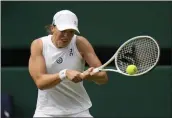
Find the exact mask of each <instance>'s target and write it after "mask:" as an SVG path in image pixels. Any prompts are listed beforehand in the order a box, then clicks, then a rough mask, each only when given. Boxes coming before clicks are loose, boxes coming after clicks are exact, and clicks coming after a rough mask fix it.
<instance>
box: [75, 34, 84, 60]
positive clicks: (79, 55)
mask: <svg viewBox="0 0 172 118" xmlns="http://www.w3.org/2000/svg"><path fill="white" fill-rule="evenodd" d="M76 40H77V35H75V36H74V47H75V49H76V54H77V55H78V57H79V58H81V59H83V57H82V56H81V54H80V52H79V50H78V47H77V45H76Z"/></svg>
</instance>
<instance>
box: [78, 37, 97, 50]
mask: <svg viewBox="0 0 172 118" xmlns="http://www.w3.org/2000/svg"><path fill="white" fill-rule="evenodd" d="M76 46H77V48H78V50H79V51H80V52H85V53H87V52H94V49H93V47H92V45H91V43H90V42H89V41H88V40H87V39H86V38H85V37H83V36H77V37H76Z"/></svg>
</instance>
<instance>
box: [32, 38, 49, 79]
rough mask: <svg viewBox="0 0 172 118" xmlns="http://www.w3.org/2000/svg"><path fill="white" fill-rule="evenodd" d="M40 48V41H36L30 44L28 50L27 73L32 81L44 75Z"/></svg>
mask: <svg viewBox="0 0 172 118" xmlns="http://www.w3.org/2000/svg"><path fill="white" fill-rule="evenodd" d="M42 47H43V46H42V41H41V40H40V39H36V40H34V41H33V42H32V44H31V48H30V52H31V54H30V58H29V73H30V75H31V76H32V78H33V79H34V81H36V80H37V79H38V78H39V77H40V76H41V75H42V74H44V73H46V66H45V60H44V57H43V55H42Z"/></svg>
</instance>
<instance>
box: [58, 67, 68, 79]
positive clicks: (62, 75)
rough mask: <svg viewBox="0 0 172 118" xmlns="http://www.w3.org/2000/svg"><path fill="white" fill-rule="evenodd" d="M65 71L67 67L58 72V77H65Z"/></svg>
mask: <svg viewBox="0 0 172 118" xmlns="http://www.w3.org/2000/svg"><path fill="white" fill-rule="evenodd" d="M66 71H67V69H64V70H61V71H60V72H59V77H60V79H61V80H64V79H66Z"/></svg>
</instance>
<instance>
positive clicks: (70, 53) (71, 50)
mask: <svg viewBox="0 0 172 118" xmlns="http://www.w3.org/2000/svg"><path fill="white" fill-rule="evenodd" d="M69 56H73V49H72V48H71V49H70V52H69Z"/></svg>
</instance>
